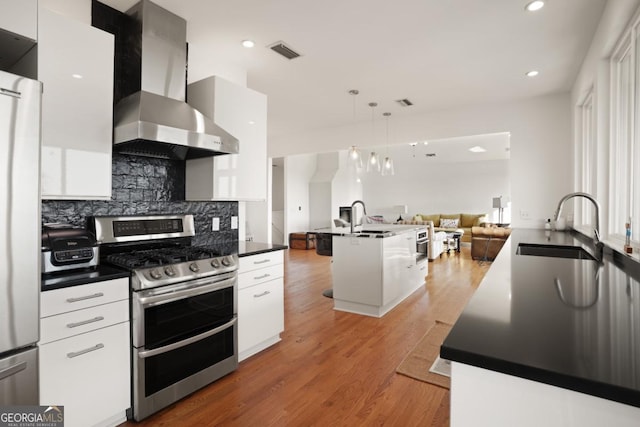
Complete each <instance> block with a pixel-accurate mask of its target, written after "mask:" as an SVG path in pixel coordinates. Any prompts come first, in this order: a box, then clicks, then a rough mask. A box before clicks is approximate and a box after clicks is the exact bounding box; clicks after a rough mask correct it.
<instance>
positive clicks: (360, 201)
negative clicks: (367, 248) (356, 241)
mask: <svg viewBox="0 0 640 427" xmlns="http://www.w3.org/2000/svg"><path fill="white" fill-rule="evenodd" d="M357 204H361V205H362V211H363V212H364V214H365V215H366V214H367V208H366V206H365V205H364V202H363V201H362V200H356V201H355V202H353V203H351V234H353V223H354V222H355V221H356V217H355V215H353V208H354V206H355V205H357Z"/></svg>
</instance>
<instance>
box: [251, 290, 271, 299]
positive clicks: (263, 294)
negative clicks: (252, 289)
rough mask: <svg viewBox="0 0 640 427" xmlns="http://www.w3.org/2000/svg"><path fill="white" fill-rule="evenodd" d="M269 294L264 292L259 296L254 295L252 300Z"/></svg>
mask: <svg viewBox="0 0 640 427" xmlns="http://www.w3.org/2000/svg"><path fill="white" fill-rule="evenodd" d="M270 293H271V292H269V291H264V292H263V293H261V294H255V295H254V296H253V297H254V298H260V297H263V296H265V295H269V294H270Z"/></svg>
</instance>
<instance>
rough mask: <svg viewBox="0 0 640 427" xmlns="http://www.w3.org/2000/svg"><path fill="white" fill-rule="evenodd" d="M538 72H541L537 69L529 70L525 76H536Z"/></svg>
mask: <svg viewBox="0 0 640 427" xmlns="http://www.w3.org/2000/svg"><path fill="white" fill-rule="evenodd" d="M538 74H540V73H539V72H538V71H537V70H531V71H527V73H526V74H525V76H527V77H535V76H537V75H538Z"/></svg>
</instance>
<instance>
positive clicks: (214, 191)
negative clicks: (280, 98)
mask: <svg viewBox="0 0 640 427" xmlns="http://www.w3.org/2000/svg"><path fill="white" fill-rule="evenodd" d="M187 93H188V101H189V104H190V105H192V106H193V107H195V108H196V109H198V110H200V112H202V113H203V114H204V115H206V116H209V117H210V118H212V119H213V121H214V122H215V123H216V124H217V125H218V126H220V127H222V128H223V129H224V130H226V131H227V132H228V133H230V134H231V135H233V136H234V137H236V138H238V141H239V146H240V150H239V153H238V154H227V155H220V156H215V157H209V158H202V159H193V160H188V161H187V166H186V198H187V200H254V201H257V200H266V198H267V97H266V95H264V94H261V93H259V92H256V91H254V90H251V89H248V88H246V87H243V86H239V85H237V84H235V83H232V82H229V81H227V80H224V79H222V78H220V77H215V76H214V77H208V78H206V79H203V80H200V81H197V82H195V83H192V84H190V85H189V88H188V92H187Z"/></svg>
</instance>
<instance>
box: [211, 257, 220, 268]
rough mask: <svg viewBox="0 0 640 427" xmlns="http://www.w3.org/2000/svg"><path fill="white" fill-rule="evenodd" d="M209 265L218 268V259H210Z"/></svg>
mask: <svg viewBox="0 0 640 427" xmlns="http://www.w3.org/2000/svg"><path fill="white" fill-rule="evenodd" d="M211 267H213V268H220V260H219V259H218V258H214V259H212V260H211Z"/></svg>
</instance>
